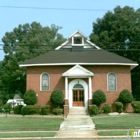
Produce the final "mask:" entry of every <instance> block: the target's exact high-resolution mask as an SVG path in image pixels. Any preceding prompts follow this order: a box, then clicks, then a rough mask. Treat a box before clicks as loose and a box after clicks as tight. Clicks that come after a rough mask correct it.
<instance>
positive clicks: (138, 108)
mask: <svg viewBox="0 0 140 140" xmlns="http://www.w3.org/2000/svg"><path fill="white" fill-rule="evenodd" d="M131 104H132V107H133V110H134V112H135V113H140V101H133V102H132V103H131Z"/></svg>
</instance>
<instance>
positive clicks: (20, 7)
mask: <svg viewBox="0 0 140 140" xmlns="http://www.w3.org/2000/svg"><path fill="white" fill-rule="evenodd" d="M0 7H1V8H18V9H40V10H61V11H64V10H65V11H109V10H107V9H76V8H49V7H22V6H0Z"/></svg>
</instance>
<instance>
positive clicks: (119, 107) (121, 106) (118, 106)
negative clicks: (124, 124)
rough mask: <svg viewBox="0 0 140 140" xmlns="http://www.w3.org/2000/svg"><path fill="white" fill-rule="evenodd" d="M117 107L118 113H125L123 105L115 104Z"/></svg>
mask: <svg viewBox="0 0 140 140" xmlns="http://www.w3.org/2000/svg"><path fill="white" fill-rule="evenodd" d="M115 107H116V111H117V112H118V113H121V112H123V104H122V103H121V102H115Z"/></svg>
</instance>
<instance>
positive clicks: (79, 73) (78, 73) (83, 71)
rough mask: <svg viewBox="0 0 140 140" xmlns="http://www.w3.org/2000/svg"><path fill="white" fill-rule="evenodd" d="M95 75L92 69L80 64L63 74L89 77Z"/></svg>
mask: <svg viewBox="0 0 140 140" xmlns="http://www.w3.org/2000/svg"><path fill="white" fill-rule="evenodd" d="M75 70H76V71H75ZM77 70H78V71H77ZM79 70H80V71H79ZM93 75H94V74H93V73H92V72H91V71H89V70H87V69H85V68H84V67H82V66H80V65H78V64H77V65H75V66H74V67H72V68H70V69H69V70H67V71H66V72H64V73H63V74H62V76H67V77H87V76H93Z"/></svg>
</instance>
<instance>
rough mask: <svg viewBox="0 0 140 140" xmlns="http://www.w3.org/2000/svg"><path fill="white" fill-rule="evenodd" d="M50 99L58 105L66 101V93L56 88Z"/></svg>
mask: <svg viewBox="0 0 140 140" xmlns="http://www.w3.org/2000/svg"><path fill="white" fill-rule="evenodd" d="M50 100H51V102H52V103H53V104H55V105H57V106H58V107H59V106H60V105H62V104H63V103H64V94H63V92H62V91H61V90H59V89H56V90H54V91H53V92H52V94H51V97H50Z"/></svg>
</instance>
